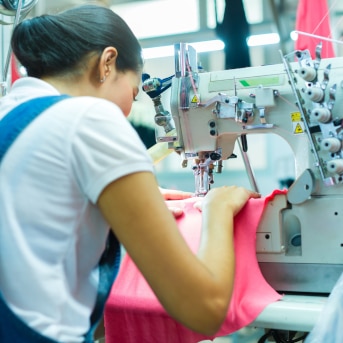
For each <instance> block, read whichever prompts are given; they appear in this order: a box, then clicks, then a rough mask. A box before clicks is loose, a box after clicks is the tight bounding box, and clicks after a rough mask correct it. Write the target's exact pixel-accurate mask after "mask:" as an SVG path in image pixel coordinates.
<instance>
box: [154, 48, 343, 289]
mask: <svg viewBox="0 0 343 343" xmlns="http://www.w3.org/2000/svg"><path fill="white" fill-rule="evenodd" d="M320 51H321V46H320V45H319V46H318V47H317V51H316V58H315V59H312V58H311V56H310V53H309V51H295V52H293V53H291V54H289V55H287V56H282V55H281V54H280V57H281V59H282V63H280V64H277V65H267V66H259V67H248V68H242V69H232V70H223V71H215V72H202V71H199V70H198V66H197V54H196V51H195V50H194V49H193V48H192V46H191V45H188V44H184V43H181V44H176V45H175V77H174V78H173V80H172V84H171V116H170V118H169V119H170V121H168V130H163V129H165V122H166V121H156V122H158V123H159V127H158V129H157V130H156V132H157V135H156V136H157V137H156V139H157V141H158V142H168V144H169V148H170V149H174V150H175V151H177V152H178V153H179V154H180V155H181V156H182V159H183V166H184V167H186V166H187V165H188V161H190V160H191V161H192V163H193V162H194V163H195V164H194V165H193V166H192V169H193V173H194V175H195V185H196V192H195V193H196V194H197V195H205V194H206V192H207V191H208V190H209V188H210V185H211V183H213V182H214V181H213V171H214V170H216V169H217V170H218V171H219V172H220V169H221V163H222V161H225V160H227V159H228V158H230V156H231V155H232V154H233V151H234V147H235V144H236V143H238V144H240V148H241V151H242V153H243V154H244V153H245V142H244V139H245V137H246V135H249V134H270V133H273V134H277V135H279V136H281V137H282V138H284V139H285V140H286V141H287V142H288V144H289V146H290V148H291V149H292V151H293V153H294V159H295V174H296V175H295V181H294V182H293V183H292V185H291V186H290V188H289V190H288V192H287V194H280V195H276V196H275V198H274V199H273V200H272V201H270V202H269V203H268V205H267V207H266V209H265V211H264V213H263V216H262V219H261V221H260V223H259V227H258V230H257V237H256V249H257V257H258V261H259V264H260V268H261V271H262V273H263V275H264V277H265V278H266V280H267V281H268V282H269V283H270V284H271V286H272V287H274V288H275V289H276V290H278V291H282V292H297V293H298V292H299V293H312V294H313V293H329V292H330V291H331V290H332V288H333V286H334V284H335V283H336V281H337V280H338V278H339V276H340V274H341V273H342V271H343V227H342V223H343V151H342V139H343V131H342V125H343V112H342V108H343V88H342V87H343V83H342V81H343V58H333V59H323V60H322V59H321V57H320ZM168 114H169V113H168V112H167V115H168ZM164 115H165V114H163V113H162V116H164ZM170 122H172V126H173V127H174V129H173V130H171V128H170V125H171V124H170ZM161 123H162V124H161ZM246 167H247V172H248V175H249V177H250V181H251V184H252V186H254V182H255V180H254V176H253V173H252V172H251V170H249V168H250V166H249V164H246Z"/></svg>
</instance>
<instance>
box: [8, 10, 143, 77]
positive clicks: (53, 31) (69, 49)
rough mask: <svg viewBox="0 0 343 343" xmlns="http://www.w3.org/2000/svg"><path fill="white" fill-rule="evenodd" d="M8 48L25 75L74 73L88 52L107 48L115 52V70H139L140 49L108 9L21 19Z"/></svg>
mask: <svg viewBox="0 0 343 343" xmlns="http://www.w3.org/2000/svg"><path fill="white" fill-rule="evenodd" d="M11 46H12V49H13V53H14V55H15V56H16V58H17V59H18V61H19V62H20V63H21V64H22V65H23V66H24V67H25V68H26V70H27V74H28V75H29V76H33V77H37V78H41V77H42V76H56V75H62V74H66V73H71V74H77V73H78V72H80V67H82V63H84V62H85V61H86V60H85V58H87V56H89V55H90V54H91V53H96V54H98V55H99V56H100V55H101V53H102V52H103V50H104V49H105V48H106V47H108V46H113V47H115V48H116V49H117V51H118V57H117V60H116V68H117V69H118V70H119V71H127V70H133V71H138V70H140V69H141V68H142V65H143V60H142V49H141V46H140V44H139V42H138V40H137V38H136V37H135V36H134V34H133V33H132V31H131V29H130V28H129V27H128V25H127V24H126V23H125V21H124V20H123V19H122V18H120V17H119V16H118V15H117V14H115V13H114V12H113V11H112V10H110V9H108V8H106V7H102V6H95V5H84V6H79V7H75V8H72V9H69V10H67V11H65V12H62V13H59V14H56V15H42V16H39V17H34V18H32V19H28V20H24V21H23V22H22V23H20V24H19V25H17V26H16V27H15V29H14V31H13V34H12V39H11Z"/></svg>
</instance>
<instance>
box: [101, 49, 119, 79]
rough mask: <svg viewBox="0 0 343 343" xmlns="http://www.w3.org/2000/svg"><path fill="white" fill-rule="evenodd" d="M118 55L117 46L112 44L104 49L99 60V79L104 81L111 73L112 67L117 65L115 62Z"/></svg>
mask: <svg viewBox="0 0 343 343" xmlns="http://www.w3.org/2000/svg"><path fill="white" fill-rule="evenodd" d="M117 56H118V51H117V49H116V48H114V47H112V46H110V47H107V48H105V49H104V51H103V52H102V54H101V56H100V61H99V81H100V83H104V82H105V81H106V78H107V77H108V76H109V75H110V73H111V70H112V67H113V68H114V67H115V62H116V59H117Z"/></svg>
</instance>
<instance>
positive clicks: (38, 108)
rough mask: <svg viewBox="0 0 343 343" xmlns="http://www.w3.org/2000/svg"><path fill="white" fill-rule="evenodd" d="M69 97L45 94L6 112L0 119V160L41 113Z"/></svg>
mask: <svg viewBox="0 0 343 343" xmlns="http://www.w3.org/2000/svg"><path fill="white" fill-rule="evenodd" d="M67 97H69V96H68V95H56V96H45V97H40V98H35V99H31V100H29V101H26V102H24V103H22V104H20V105H19V106H17V107H16V108H14V109H13V110H12V111H10V112H9V113H7V114H6V116H5V117H4V118H2V119H1V120H0V161H1V160H2V158H3V157H4V155H5V153H6V151H7V150H8V148H9V147H10V146H11V144H12V143H13V142H14V141H15V139H16V138H17V137H18V136H19V134H20V133H21V132H22V131H23V130H24V129H25V127H26V126H27V125H29V124H30V123H31V122H32V121H33V120H34V119H35V118H36V117H38V115H39V114H40V113H42V112H43V111H44V110H45V109H47V108H48V107H49V106H51V105H53V104H54V103H56V102H58V101H60V100H63V99H65V98H67Z"/></svg>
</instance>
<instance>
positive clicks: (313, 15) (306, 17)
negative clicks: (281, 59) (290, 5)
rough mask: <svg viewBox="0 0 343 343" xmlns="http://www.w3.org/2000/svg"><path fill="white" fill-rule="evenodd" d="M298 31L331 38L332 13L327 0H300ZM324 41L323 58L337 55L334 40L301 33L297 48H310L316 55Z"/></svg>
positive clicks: (312, 53) (313, 55) (296, 44)
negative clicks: (317, 47)
mask: <svg viewBox="0 0 343 343" xmlns="http://www.w3.org/2000/svg"><path fill="white" fill-rule="evenodd" d="M295 28H296V31H301V32H306V33H310V34H313V35H317V36H321V37H325V38H331V37H332V35H331V29H330V13H329V8H328V4H327V0H316V1H313V0H299V3H298V8H297V16H296V24H295ZM320 42H322V44H323V46H322V53H321V57H322V58H329V57H335V52H334V49H333V45H332V42H329V41H326V40H321V39H319V38H313V37H309V36H306V35H302V34H299V35H298V40H297V41H296V43H295V48H296V50H306V49H308V50H309V51H310V53H311V56H312V58H314V57H315V51H316V46H317V45H318V44H319V43H320Z"/></svg>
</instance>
